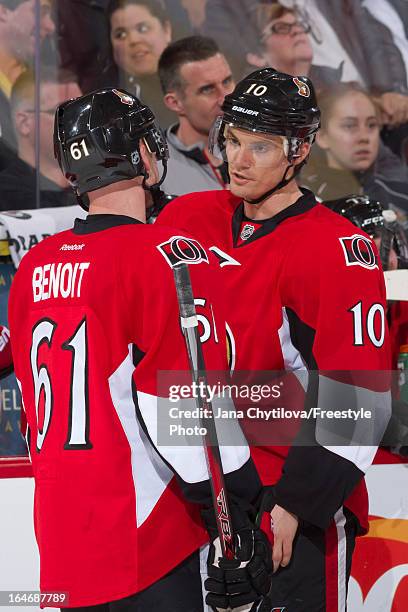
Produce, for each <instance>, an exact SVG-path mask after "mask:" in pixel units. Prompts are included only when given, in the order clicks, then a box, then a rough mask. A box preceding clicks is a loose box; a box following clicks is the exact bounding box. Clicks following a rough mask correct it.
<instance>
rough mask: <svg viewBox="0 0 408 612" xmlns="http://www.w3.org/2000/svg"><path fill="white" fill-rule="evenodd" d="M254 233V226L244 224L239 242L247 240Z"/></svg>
mask: <svg viewBox="0 0 408 612" xmlns="http://www.w3.org/2000/svg"><path fill="white" fill-rule="evenodd" d="M254 231H255V226H254V225H250V224H249V223H245V225H244V227H243V228H242V230H241V234H240V238H241V240H248V238H250V237H251V236H252V234H253V233H254Z"/></svg>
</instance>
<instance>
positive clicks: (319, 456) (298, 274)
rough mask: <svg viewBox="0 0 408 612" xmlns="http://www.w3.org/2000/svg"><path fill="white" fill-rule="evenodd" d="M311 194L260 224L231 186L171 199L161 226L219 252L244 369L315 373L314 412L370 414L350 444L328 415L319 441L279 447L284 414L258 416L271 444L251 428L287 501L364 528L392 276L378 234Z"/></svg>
mask: <svg viewBox="0 0 408 612" xmlns="http://www.w3.org/2000/svg"><path fill="white" fill-rule="evenodd" d="M302 191H303V194H302V196H301V197H300V198H299V199H298V200H297V202H295V203H294V204H293V205H291V206H289V207H288V208H286V209H285V210H283V211H281V212H279V213H278V214H277V215H275V216H274V217H273V218H271V219H267V220H265V221H257V222H254V221H252V220H250V219H248V218H246V217H245V214H244V205H243V203H242V202H241V201H240V200H239V199H238V198H236V197H234V196H233V195H232V194H231V193H230V192H228V191H219V192H216V191H211V192H204V193H193V194H189V195H185V196H182V197H179V198H177V199H176V200H174V201H173V202H171V203H170V204H169V205H168V206H167V207H166V208H165V209H164V210H163V212H162V213H161V214H160V216H159V219H158V223H159V224H161V225H163V226H164V225H167V226H173V227H177V228H178V230H179V231H180V230H181V229H182V230H183V231H188V232H189V233H190V234H191V235H193V236H194V237H195V238H197V239H198V240H200V241H201V243H202V244H204V245H206V248H209V250H211V251H212V252H213V253H214V254H215V255H216V256H217V257H218V259H219V265H220V267H221V271H222V273H223V276H224V287H225V290H226V291H225V292H226V296H227V306H228V314H227V324H228V325H227V332H228V333H227V335H228V336H229V344H230V346H231V347H232V351H233V354H232V359H231V361H232V363H231V365H232V367H233V368H234V369H235V371H237V372H238V371H248V372H249V371H250V372H252V373H255V372H257V373H260V372H262V371H282V370H285V371H290V372H294V373H295V374H299V376H297V378H298V379H299V380H300V381H301V380H302V376H303V375H304V374H306V376H307V377H308V384H306V385H305V383H303V384H304V385H305V387H306V389H307V395H306V398H305V396H304V395H303V396H302V398H303V401H304V402H306V403H305V407H306V406H307V407H308V408H309V407H311V408H313V407H319V408H321V409H325V410H327V409H334V408H335V409H336V411H337V410H340V409H342V410H343V409H348V408H351V407H353V408H354V407H358V408H362V407H363V406H368V405H369V406H370V407H371V409H372V411H371V412H370V414H371V419H370V420H369V421H367V422H366V424H364V423H362V421H360V422H359V423H358V425H356V426H355V431H353V432H352V435H350V437H348V434H347V433H345V434H344V436H345V437H344V436H343V435H337V433H338V432H337V430H338V428H339V427H340V424H341V421H340V420H339V419H337V421H336V422H335V423H334V424H332V425H329V429H331V432H330V435H327V436H326V435H325V434H324V435H322V431H323V430H325V427H326V426H327V423H328V420H329V417H327V418H326V417H324V423H323V418H320V417H319V415H318V413H317V416H316V413H314V417H315V418H314V421H311V422H312V423H313V437H312V440H314V442H315V443H311V444H310V443H309V442H310V439H311V438H310V436H309V437H308V438H307V443H304V444H303V443H302V442H300V443H299V441H298V439H297V438H296V440H295V441H294V438H290V439H291V442H290V443H288V442H287V441H286V439H285V437H284V436H282V437H281V441H280V438H279V433H277V434H276V435H274V431H275V432H276V431H277V432H279V429H278V428H279V427H280V426H281V423H279V419H278V417H277V419H276V420H273V419H272V420H271V421H269V422H267V421H266V420H264V422H263V423H262V419H261V429H262V430H267V431H268V430H269V432H270V436H269V438H270V440H271V442H270V443H268V440H265V437H263V442H262V443H261V444H258V446H256V447H255V446H252V444H254V442H253V440H252V439H251V438H250V436H248V434H247V430H246V429H245V427H244V431H245V433H246V435H247V438H248V439H251V446H252V448H251V454H252V457H253V458H254V461H255V464H256V466H257V468H258V471H259V473H260V475H261V478H262V480H263V482H264V484H275V485H276V486H275V494H276V499H277V502H278V503H279V504H280V505H281V506H283V507H284V508H286V509H287V510H289V511H291V512H293V513H294V514H296V515H298V516H299V517H300V518H301V519H303V520H305V521H307V522H310V523H312V524H315V525H317V526H319V527H322V528H326V527H327V526H328V525H329V523H330V520H331V518H332V517H333V516H334V514H335V513H336V512H337V511H338V510H339V509H340V508H341V507H342V505H343V503H344V505H346V506H347V507H348V508H349V509H351V510H352V511H353V512H354V513H355V515H356V516H357V517H358V519H359V521H360V525H361V527H362V530H365V529H366V527H367V516H368V507H367V506H368V500H367V492H366V488H365V483H364V479H363V475H364V473H365V471H366V470H367V468H368V467H369V465H370V464H371V462H372V459H373V457H374V454H375V451H376V445H378V443H379V440H380V439H381V436H382V433H383V431H384V429H385V427H386V424H387V422H388V419H389V416H390V410H391V408H390V393H389V388H390V384H389V372H388V370H389V369H390V355H389V340H388V332H387V327H386V322H385V288H384V279H383V273H382V271H381V268H380V266H379V264H378V254H377V251H376V248H375V245H374V244H373V243H372V241H371V239H370V238H369V237H368V236H367V235H366V234H364V233H361V232H360V231H359V230H357V229H356V227H355V226H353V225H352V224H351V223H350V222H349V221H348V220H346V219H344V218H342V217H340V216H339V215H337V214H335V213H333V212H332V211H330V210H328V209H327V208H326V207H324V206H322V205H320V204H318V203H317V202H316V200H315V197H314V195H313V194H312V193H311V192H310V191H307V190H302ZM312 372H314V373H315V374H314V375H313V376H312V375H311V374H310V373H312ZM292 378H294V376H292ZM289 389H290V387H289ZM294 397H295V398H296V393H293V389H292V391H291V392H289V394H287V396H286V397H285V395H284V394H283V398H284V401H285V402H286V405H289V406H291V407H292V408H293V407H294V404H295V405H296V399H295V400H294V399H293V398H294ZM310 402H311V403H310ZM277 405H278V406H279V404H277ZM298 408H299V406H298ZM263 414H265V413H263ZM326 414H328V413H327V412H326ZM343 414H344V413H341V417H343ZM312 416H313V413H312ZM264 418H265V417H264ZM307 422H310V421H306V422H304V421H303V420H302V427H303V426H304V427H306V430H307V427H308V425H307ZM348 426H349V425H348ZM348 426H347V427H348ZM304 427H303V429H302V430H301V432H300V433H304ZM361 427H362V430H360V433H358V432H357V431H356V430H357V429H358V428H361ZM346 430H347V428H346ZM296 431H298V430H296ZM339 431H341V427H340V430H339ZM368 431H371V432H373V436H372V437H370V436H369V435H368V436H367V437H365V436H366V433H368ZM325 432H326V430H325ZM363 432H364V433H363ZM298 433H299V431H298ZM326 433H327V432H326ZM299 439H300V440H301V439H302V438H301V437H300V438H299ZM336 440H337V442H336ZM353 441H354V443H353ZM255 444H257V442H256V440H255ZM285 445H286V446H285Z"/></svg>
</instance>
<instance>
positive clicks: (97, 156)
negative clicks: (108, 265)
mask: <svg viewBox="0 0 408 612" xmlns="http://www.w3.org/2000/svg"><path fill="white" fill-rule="evenodd" d="M141 139H143V141H144V142H145V144H146V146H147V148H148V149H149V151H150V152H151V153H155V154H156V159H160V160H162V162H163V166H164V174H163V176H162V179H161V181H160V182H159V183H158V184H156V185H155V186H153V187H156V186H157V185H160V183H161V182H162V181H163V180H164V176H165V170H166V165H167V159H168V148H167V143H166V140H165V139H164V137H163V135H162V133H161V132H160V129H159V128H158V126H157V125H156V124H155V118H154V115H153V113H152V111H151V110H150V108H149V107H148V106H146V105H144V104H142V102H140V100H139V99H138V98H136V97H135V96H133V95H131V94H129V93H127V92H126V91H123V90H120V89H100V90H97V91H94V92H92V93H89V94H87V95H85V96H81V97H79V98H76V99H74V100H68V101H66V102H64V103H63V104H60V105H59V106H58V107H57V110H56V113H55V124H54V152H55V157H56V159H57V160H58V163H59V166H60V168H61V170H62V172H63V174H64V176H65V177H66V178H67V179H68V181H69V182H70V184H71V186H72V187H73V189H74V191H75V193H76V194H77V196H78V199H79V202H80V204H81V206H83V208H85V209H87V206H86V204H84V202H83V200H82V196H84V194H86V193H87V192H89V191H94V190H95V189H100V188H101V187H105V186H107V185H111V184H112V183H116V182H118V181H123V180H128V179H132V178H135V177H137V176H144V177H145V178H147V171H146V168H145V165H144V163H143V160H142V157H141V155H140V149H139V141H140V140H141Z"/></svg>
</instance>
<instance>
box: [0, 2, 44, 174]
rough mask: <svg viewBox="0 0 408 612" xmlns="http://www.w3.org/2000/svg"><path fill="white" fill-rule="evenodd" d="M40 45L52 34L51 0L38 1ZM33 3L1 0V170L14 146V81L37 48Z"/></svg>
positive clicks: (10, 155) (12, 155) (31, 59)
mask: <svg viewBox="0 0 408 612" xmlns="http://www.w3.org/2000/svg"><path fill="white" fill-rule="evenodd" d="M40 9H41V15H40V32H39V37H40V40H39V42H40V43H42V42H43V41H44V39H45V38H46V37H47V36H50V35H51V34H53V33H54V31H55V25H54V22H53V20H52V17H51V0H41V2H40ZM35 27H36V19H35V0H0V170H2V169H3V168H4V167H5V166H6V165H7V164H8V163H9V162H10V161H11V160H12V159H13V157H14V154H15V151H16V147H17V143H16V138H15V134H14V131H13V128H12V121H11V115H10V94H11V89H12V87H13V84H14V83H15V81H16V79H17V78H18V77H19V76H20V74H22V73H23V72H24V70H26V68H27V66H30V65H32V63H33V59H34V54H35V45H36V31H35Z"/></svg>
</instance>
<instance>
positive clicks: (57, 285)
mask: <svg viewBox="0 0 408 612" xmlns="http://www.w3.org/2000/svg"><path fill="white" fill-rule="evenodd" d="M89 266H90V262H89V261H83V262H81V263H78V262H76V263H74V264H73V263H71V262H68V263H57V264H55V263H50V264H45V266H38V267H37V268H34V271H33V278H32V286H33V299H34V302H39V301H40V300H48V299H49V298H51V297H54V298H58V297H62V298H69V297H71V298H73V297H81V286H82V279H83V276H84V272H85V270H87V269H88V268H89Z"/></svg>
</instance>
